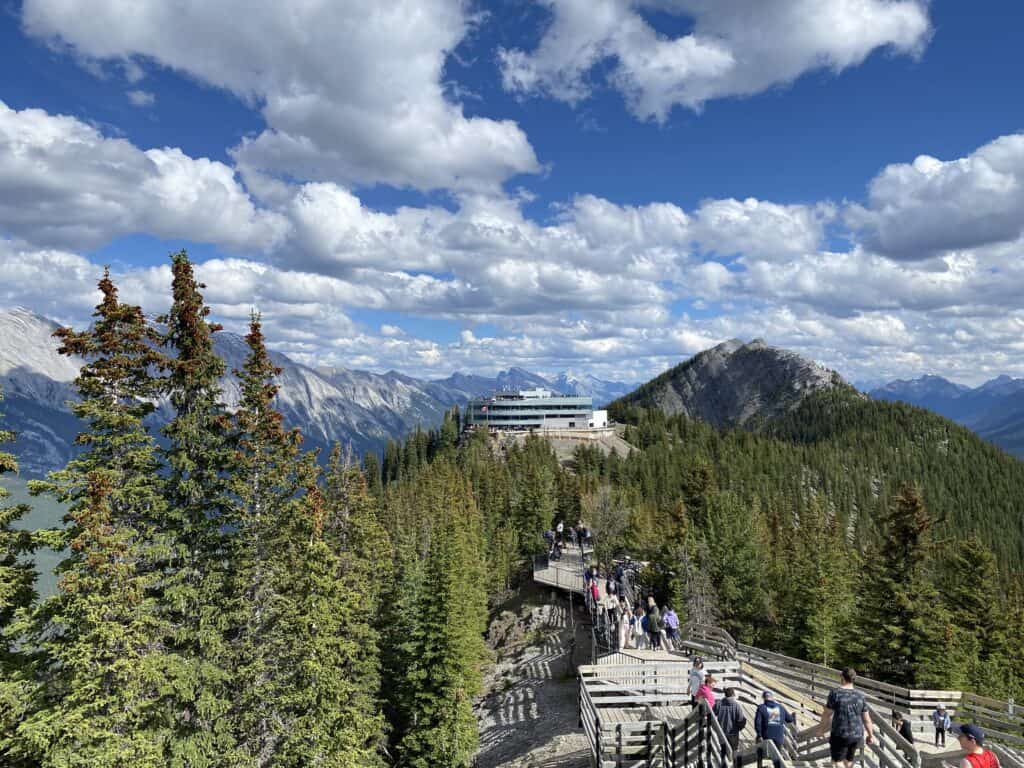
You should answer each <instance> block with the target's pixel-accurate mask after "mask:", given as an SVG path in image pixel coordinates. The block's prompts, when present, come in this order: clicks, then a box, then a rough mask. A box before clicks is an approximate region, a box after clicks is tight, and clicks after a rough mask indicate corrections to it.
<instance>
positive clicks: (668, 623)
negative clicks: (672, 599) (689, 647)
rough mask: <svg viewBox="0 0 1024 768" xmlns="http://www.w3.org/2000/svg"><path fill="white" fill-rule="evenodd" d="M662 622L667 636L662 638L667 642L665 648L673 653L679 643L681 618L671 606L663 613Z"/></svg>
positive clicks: (666, 607)
mask: <svg viewBox="0 0 1024 768" xmlns="http://www.w3.org/2000/svg"><path fill="white" fill-rule="evenodd" d="M661 621H662V623H663V624H664V625H665V636H664V638H662V639H663V640H664V641H665V648H666V650H669V651H673V650H675V649H676V646H677V645H678V643H679V617H678V616H677V615H676V612H675V611H673V610H672V606H671V605H666V606H665V610H664V611H662V613H661Z"/></svg>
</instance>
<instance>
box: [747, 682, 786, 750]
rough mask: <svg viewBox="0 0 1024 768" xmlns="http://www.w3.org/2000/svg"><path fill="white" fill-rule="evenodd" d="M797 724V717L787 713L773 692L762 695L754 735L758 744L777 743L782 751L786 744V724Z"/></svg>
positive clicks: (755, 716) (756, 715)
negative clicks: (763, 742) (765, 742)
mask: <svg viewBox="0 0 1024 768" xmlns="http://www.w3.org/2000/svg"><path fill="white" fill-rule="evenodd" d="M795 722H796V715H794V714H792V713H791V712H787V711H786V708H785V707H784V706H782V705H781V704H779V702H777V701H776V700H775V694H774V693H773V692H772V691H765V692H764V693H762V694H761V704H759V705H758V707H757V711H756V712H754V734H755V735H756V736H757V741H758V743H760V742H762V741H772V742H775V746H776V747H778V748H779V750H780V751H781V750H782V748H783V746H784V745H785V743H786V723H795Z"/></svg>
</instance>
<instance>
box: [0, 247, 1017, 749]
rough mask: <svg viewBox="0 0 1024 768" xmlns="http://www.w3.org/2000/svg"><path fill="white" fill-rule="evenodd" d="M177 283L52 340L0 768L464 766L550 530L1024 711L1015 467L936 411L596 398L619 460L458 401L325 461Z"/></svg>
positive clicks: (674, 583) (257, 344)
mask: <svg viewBox="0 0 1024 768" xmlns="http://www.w3.org/2000/svg"><path fill="white" fill-rule="evenodd" d="M172 274H173V282H172V284H171V286H170V291H171V298H172V303H171V306H170V310H169V311H168V312H167V313H166V315H163V316H160V317H157V318H149V317H147V315H146V314H144V312H143V309H142V308H140V307H138V306H132V305H129V304H126V303H124V302H123V301H122V300H121V299H120V297H119V294H118V289H117V286H116V285H115V284H114V283H113V282H112V280H111V279H110V277H109V276H105V277H104V278H103V280H102V281H101V282H100V283H99V290H100V293H101V295H102V299H101V301H100V303H99V304H98V306H97V307H96V309H95V313H94V315H93V322H92V324H91V325H90V326H89V327H88V328H83V329H71V328H65V329H62V330H61V331H59V332H58V334H59V343H60V345H61V351H62V353H63V354H67V355H76V356H78V357H80V358H82V359H84V360H85V361H86V362H85V365H84V367H83V368H82V369H81V373H80V375H79V377H78V379H77V381H76V387H77V391H78V393H79V400H78V401H77V402H76V403H75V406H74V408H75V413H76V415H77V416H78V417H79V419H80V420H81V421H82V424H83V431H82V434H81V435H80V436H79V438H78V446H79V448H80V451H79V452H78V454H77V455H76V457H75V458H73V459H72V460H71V461H70V462H69V463H68V464H67V466H65V467H64V468H63V469H61V470H60V471H57V472H54V473H52V474H51V475H50V476H49V477H48V478H46V479H45V480H36V481H33V482H32V483H31V491H32V493H33V494H35V495H39V496H41V497H42V496H45V497H51V498H53V499H56V500H58V501H59V502H61V503H62V504H63V505H64V506H65V508H66V509H67V510H68V512H67V517H66V519H65V525H63V526H62V527H59V528H53V529H40V530H32V529H26V528H25V527H24V526H20V525H19V520H20V519H21V518H23V517H24V515H25V514H26V512H27V511H28V510H27V507H26V506H25V505H20V504H13V503H9V502H7V501H4V500H3V497H2V495H0V632H2V634H0V764H2V765H3V766H7V767H9V768H72V767H77V766H82V767H85V766H88V767H89V768H113V767H114V766H133V767H135V768H156V767H158V766H161V767H162V766H170V767H172V768H186V767H187V768H221V767H224V768H227V767H229V766H230V767H232V768H235V767H239V768H241V767H246V768H248V767H250V766H252V767H259V768H271V767H273V768H291V767H294V768H299V767H300V766H303V767H304V766H323V767H325V768H327V767H331V768H357V767H358V768H364V767H366V766H381V767H382V768H383V766H392V765H393V766H403V767H405V766H407V767H409V768H437V767H438V766H455V767H460V766H469V765H470V764H471V760H472V756H473V754H474V753H475V751H476V748H477V746H478V744H477V742H478V736H477V725H476V717H475V715H474V712H473V704H474V700H475V698H476V697H477V696H478V695H479V694H480V692H481V687H482V677H483V672H484V670H485V669H486V667H487V665H488V663H489V651H488V649H487V645H486V643H485V633H486V630H487V624H488V616H489V611H490V609H491V608H492V607H493V606H494V605H495V604H496V603H497V602H498V601H499V600H500V599H501V597H502V596H504V595H507V594H508V593H509V591H510V590H514V589H515V588H516V587H517V586H518V585H520V584H522V583H523V582H524V581H528V580H529V569H530V563H531V558H532V556H534V555H535V554H538V553H540V552H543V551H544V548H545V544H544V540H543V538H542V533H543V532H544V531H546V530H547V529H549V528H551V527H552V526H553V525H554V524H555V522H556V521H558V520H562V521H565V522H566V523H567V524H573V523H575V522H576V521H579V520H584V521H585V522H586V523H587V524H588V525H589V527H590V528H591V529H592V531H593V536H594V540H595V545H596V548H597V549H596V551H597V555H598V559H599V560H600V561H601V562H602V563H608V562H610V561H611V559H612V558H616V557H619V556H621V555H623V554H626V553H628V554H629V555H630V556H631V557H632V558H634V559H636V560H638V561H643V562H645V563H647V566H646V567H645V568H644V570H643V571H642V573H641V575H640V578H641V581H642V583H643V585H644V587H645V588H646V589H648V590H650V591H651V592H652V593H653V594H655V595H657V596H658V597H659V598H660V599H661V600H671V601H672V603H673V605H675V606H676V609H677V611H678V612H679V613H680V617H681V618H682V619H684V620H687V619H688V620H693V621H699V622H702V623H709V624H717V625H719V626H721V627H723V628H725V629H727V630H728V631H729V632H731V633H732V634H733V635H734V637H736V638H737V639H739V640H741V641H745V642H750V643H756V644H757V645H759V646H761V647H764V648H770V649H775V650H778V651H780V652H785V653H788V654H791V655H795V656H799V657H802V658H805V659H808V660H812V661H816V662H821V663H824V664H827V665H830V666H839V665H842V664H854V665H856V666H857V668H858V670H861V671H862V672H863V673H864V674H869V675H871V676H874V677H876V678H878V679H882V680H886V681H890V682H893V683H899V684H903V685H908V686H914V687H924V688H927V687H939V688H959V689H963V690H972V691H976V692H978V693H983V694H987V695H991V696H996V697H1001V698H1006V697H1010V696H1015V697H1017V699H1018V700H1020V699H1022V698H1024V655H1022V654H1021V653H1020V649H1021V648H1024V581H1022V577H1021V571H1022V565H1024V533H1022V527H1021V520H1020V517H1019V515H1020V512H1019V509H1020V503H1021V499H1024V463H1022V462H1020V461H1019V460H1017V459H1013V458H1010V457H1008V456H1007V455H1005V454H1003V453H1002V452H1001V451H999V450H998V449H996V448H994V447H991V446H990V445H988V444H987V443H985V442H983V441H981V440H980V439H978V438H977V437H975V436H974V435H972V434H971V433H970V432H968V431H967V430H965V429H963V428H961V427H958V426H955V425H954V424H952V423H951V422H948V421H946V420H944V419H942V418H940V417H937V416H934V415H932V414H929V413H928V412H926V411H923V410H919V409H915V408H911V407H909V406H904V405H900V404H894V403H884V402H872V401H867V400H865V399H863V398H861V397H860V396H859V395H857V393H855V392H854V391H853V390H847V389H842V388H840V389H837V390H834V391H829V392H825V393H821V394H819V395H816V396H814V397H812V398H810V399H808V400H807V401H806V402H805V403H804V404H803V405H801V406H800V407H799V408H797V410H796V411H794V412H793V413H791V414H790V415H789V416H787V417H784V418H782V419H781V420H777V421H775V422H772V423H768V424H762V425H759V426H758V428H757V429H751V430H739V429H737V430H726V431H720V430H716V429H714V428H712V427H710V426H707V425H704V424H701V423H699V422H695V421H691V420H688V419H686V418H683V417H668V416H665V415H663V414H661V413H659V412H658V411H655V410H649V409H642V408H637V407H633V406H629V405H627V404H617V405H613V407H612V408H611V414H612V416H613V417H614V418H615V419H616V420H617V421H619V422H620V423H624V424H626V425H627V426H626V429H625V433H624V437H625V439H626V441H627V442H629V443H630V444H631V445H633V446H634V447H635V448H636V450H634V451H632V452H631V453H630V454H629V455H628V456H620V455H617V454H615V453H608V454H606V453H603V452H601V451H600V450H598V449H596V448H586V447H581V448H578V449H577V450H576V453H575V455H574V457H573V460H572V461H571V462H568V463H560V462H559V461H558V459H557V458H556V455H555V453H554V451H553V449H552V448H551V446H550V445H549V444H548V442H547V441H546V440H544V439H543V438H541V437H532V436H531V437H529V438H528V439H527V440H526V441H525V442H524V443H522V444H515V445H511V446H509V447H507V448H498V447H497V446H496V445H495V444H494V443H493V441H492V440H491V439H490V437H489V436H488V435H487V434H485V433H482V432H475V433H465V434H463V431H462V429H461V423H460V415H459V412H458V410H457V409H453V410H452V411H451V412H450V413H449V414H448V415H447V416H446V417H445V420H444V423H443V424H442V425H441V426H440V427H439V428H437V429H435V430H430V431H425V430H418V431H416V432H414V433H413V434H411V435H409V436H408V438H407V439H405V440H404V441H403V442H401V443H398V442H392V443H390V444H389V445H388V446H387V448H386V450H385V451H384V452H383V454H382V455H378V454H376V453H369V454H367V455H366V456H364V457H363V458H362V459H361V460H360V461H357V460H356V459H355V457H354V456H353V455H352V454H351V453H350V452H349V451H348V450H347V449H346V447H345V446H337V447H336V448H335V449H334V451H333V452H332V453H331V454H330V455H329V456H323V455H317V454H315V453H313V452H310V451H307V450H305V449H304V447H303V437H302V435H301V434H299V433H298V432H297V431H293V430H288V429H286V428H285V426H284V423H283V420H282V417H281V414H280V413H279V412H278V411H277V410H276V409H275V393H276V386H275V375H276V373H277V370H276V369H275V366H274V364H273V362H272V359H271V357H270V355H269V354H268V350H267V345H266V339H265V338H264V335H263V332H262V328H261V322H260V317H259V315H258V314H254V315H253V317H252V319H251V324H250V329H249V333H248V336H247V337H246V341H247V343H248V347H249V354H248V359H247V361H246V362H245V365H244V367H243V368H242V369H241V370H239V371H237V372H235V375H236V376H237V377H238V379H239V382H240V386H241V393H242V395H241V401H240V404H239V406H238V408H237V409H234V410H231V411H229V410H228V409H227V408H226V407H225V406H224V404H223V403H222V402H221V401H220V390H219V387H218V380H219V378H220V377H221V376H223V375H224V374H225V370H224V368H225V364H224V362H223V361H222V360H221V359H220V358H219V357H218V356H217V355H216V354H215V353H214V350H213V341H212V340H213V337H214V334H216V333H217V332H218V330H219V327H218V326H217V325H216V324H214V323H212V322H210V320H209V319H208V316H209V312H210V310H209V308H208V307H207V306H206V305H205V304H204V300H203V296H202V289H203V286H202V285H200V284H199V283H198V282H197V280H196V278H195V277H194V275H193V268H192V264H191V263H190V261H189V259H188V257H187V255H186V254H185V253H184V252H182V253H178V254H175V255H174V256H173V257H172ZM158 401H166V402H167V403H169V404H170V407H171V409H172V412H173V418H172V419H171V420H170V421H169V423H167V425H166V426H165V427H162V428H160V429H155V428H152V427H151V426H150V424H151V422H150V420H149V419H148V417H149V416H150V414H151V413H152V412H153V411H154V409H155V408H156V405H155V403H156V402H158ZM0 414H2V404H0ZM0 418H2V417H0ZM0 427H2V422H0ZM10 437H11V435H10V434H9V433H7V432H0V439H3V440H5V441H7V440H9V439H10ZM17 468H18V464H17V456H14V455H11V454H9V453H0V473H14V472H17ZM0 480H2V478H0ZM41 548H48V549H51V550H55V551H58V552H61V553H62V559H61V563H60V565H59V568H58V571H57V577H58V589H57V591H56V593H55V594H52V595H45V596H41V595H40V594H39V593H38V591H37V587H36V581H37V574H36V573H35V571H34V567H33V565H32V562H33V561H32V559H31V558H30V557H29V556H30V555H31V554H32V553H33V552H34V551H35V550H37V549H41ZM684 614H685V615H684Z"/></svg>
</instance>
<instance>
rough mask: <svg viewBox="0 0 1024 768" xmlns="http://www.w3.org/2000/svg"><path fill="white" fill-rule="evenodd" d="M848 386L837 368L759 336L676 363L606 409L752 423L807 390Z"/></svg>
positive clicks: (779, 412) (781, 411) (720, 423)
mask: <svg viewBox="0 0 1024 768" xmlns="http://www.w3.org/2000/svg"><path fill="white" fill-rule="evenodd" d="M837 386H842V387H848V385H847V384H846V383H845V382H844V381H843V379H842V377H840V376H839V374H838V373H836V372H835V371H832V370H829V369H828V368H823V367H822V366H820V365H818V364H817V363H815V362H814V361H813V360H808V359H807V358H804V357H801V356H800V355H798V354H796V353H795V352H790V351H789V350H786V349H780V348H779V347H773V346H770V345H769V344H767V343H766V342H765V341H763V340H762V339H755V340H754V341H752V342H750V343H749V344H745V343H744V342H742V341H740V340H739V339H732V340H730V341H726V342H723V343H722V344H719V345H718V346H715V347H712V348H711V349H707V350H705V351H703V352H701V353H699V354H697V355H694V356H693V357H692V358H690V359H689V360H687V361H686V362H683V363H680V364H679V365H677V366H675V367H674V368H672V369H670V370H668V371H666V372H665V373H663V374H661V375H660V376H658V377H657V378H654V379H652V380H651V381H649V382H647V383H646V384H644V385H643V386H641V387H639V388H638V389H637V390H636V391H634V392H632V393H631V394H629V395H626V396H625V397H623V398H621V399H619V400H617V401H615V402H614V403H613V404H612V405H611V406H610V409H611V410H612V412H613V414H622V412H623V410H624V409H627V408H629V407H630V406H640V407H644V408H657V409H659V410H662V411H664V412H665V413H667V414H669V415H676V414H684V415H686V416H689V417H690V418H691V419H699V420H700V421H705V422H707V423H709V424H712V425H714V426H716V427H741V426H742V427H756V426H758V425H760V424H763V423H765V422H767V421H770V420H772V419H775V418H778V417H780V416H783V415H785V414H786V413H789V412H790V411H792V410H793V409H794V408H796V407H797V406H798V405H799V404H800V403H801V402H803V400H804V399H805V398H806V397H807V396H808V395H810V394H813V393H815V392H820V391H822V390H824V389H831V388H833V387H837Z"/></svg>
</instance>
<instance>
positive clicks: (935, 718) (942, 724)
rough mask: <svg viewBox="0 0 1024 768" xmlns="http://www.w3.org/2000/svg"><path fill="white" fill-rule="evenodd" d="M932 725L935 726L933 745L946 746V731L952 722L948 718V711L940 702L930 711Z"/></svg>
mask: <svg viewBox="0 0 1024 768" xmlns="http://www.w3.org/2000/svg"><path fill="white" fill-rule="evenodd" d="M932 725H933V726H935V746H936V747H938V746H943V747H944V746H946V731H948V730H949V729H950V726H951V725H952V722H951V721H950V719H949V712H947V711H946V708H945V706H943V705H942V704H939V706H938V707H937V708H936V709H935V711H934V712H932Z"/></svg>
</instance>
